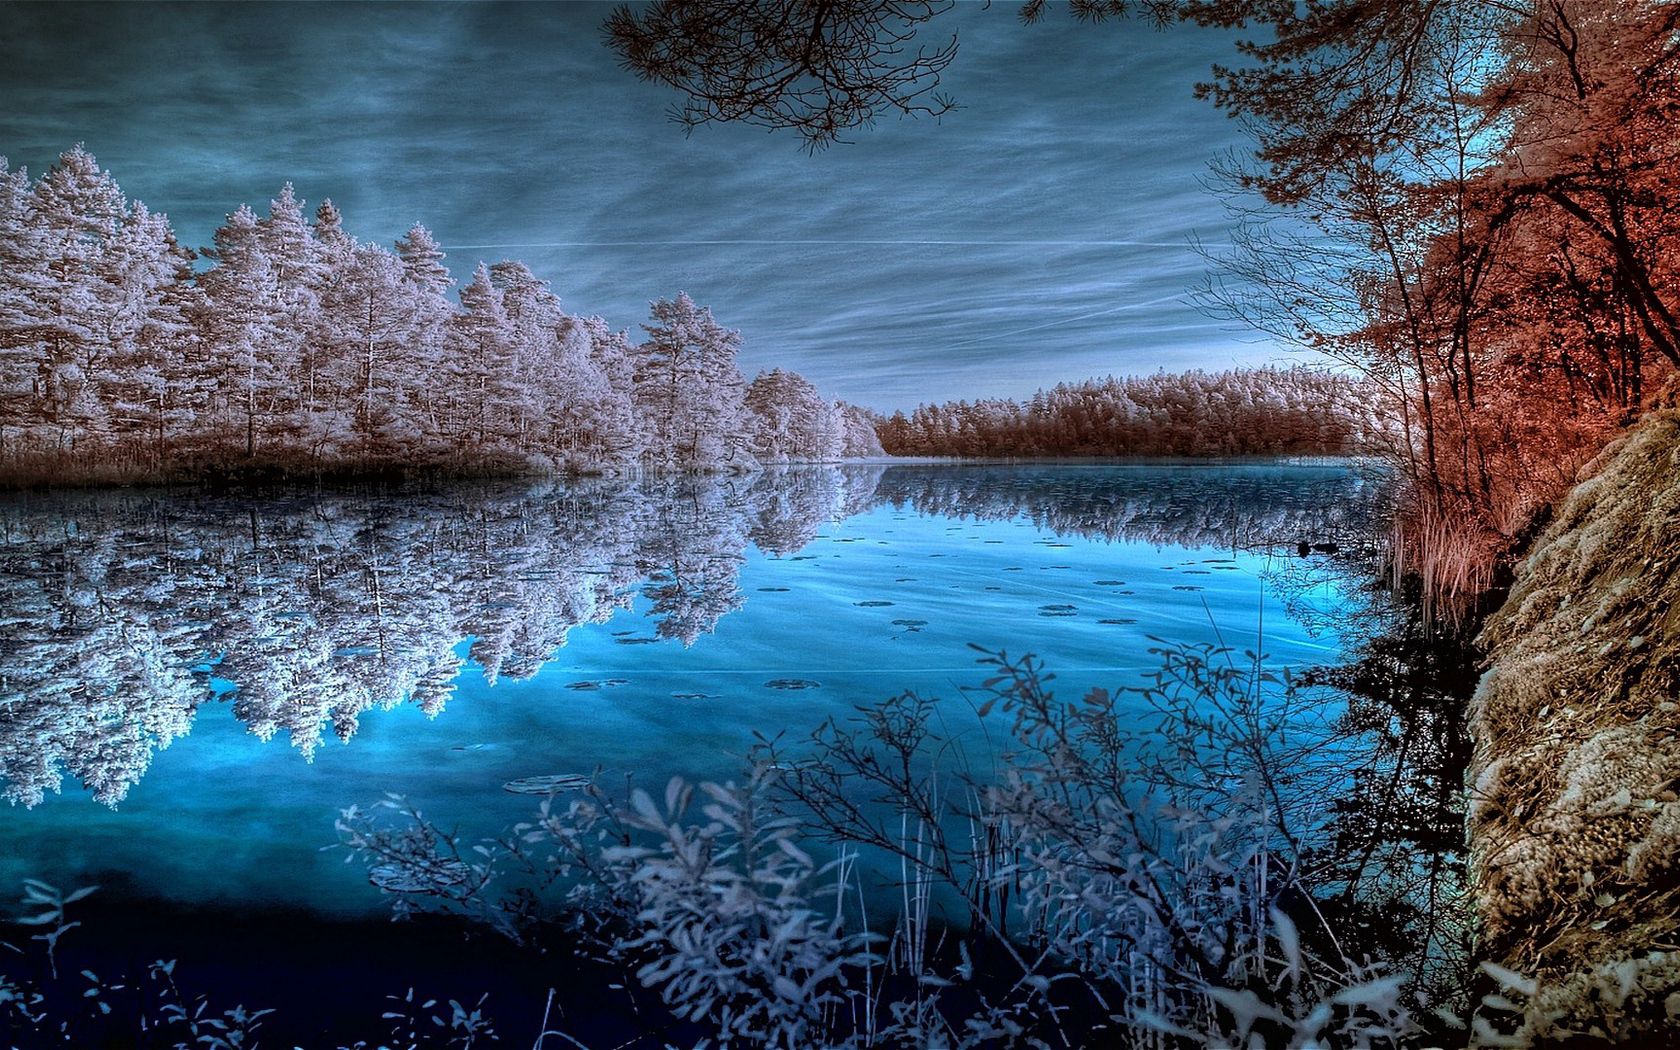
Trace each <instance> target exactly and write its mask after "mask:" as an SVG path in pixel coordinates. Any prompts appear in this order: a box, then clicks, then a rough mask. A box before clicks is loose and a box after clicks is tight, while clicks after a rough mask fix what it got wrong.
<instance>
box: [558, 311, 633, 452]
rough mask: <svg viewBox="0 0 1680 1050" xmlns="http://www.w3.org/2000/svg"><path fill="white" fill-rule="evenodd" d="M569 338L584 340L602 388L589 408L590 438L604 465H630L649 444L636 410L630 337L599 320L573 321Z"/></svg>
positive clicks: (579, 319)
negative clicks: (587, 344)
mask: <svg viewBox="0 0 1680 1050" xmlns="http://www.w3.org/2000/svg"><path fill="white" fill-rule="evenodd" d="M571 329H572V330H571V331H570V332H569V333H568V336H570V337H575V336H576V335H583V336H587V337H588V340H589V359H590V361H591V362H593V363H594V365H595V370H596V371H597V372H598V373H599V374H600V376H601V378H602V381H603V382H604V384H605V389H604V390H603V392H602V396H601V397H600V398H598V399H596V400H595V401H594V402H593V403H592V404H591V405H590V421H589V422H590V432H589V437H590V438H591V439H592V440H593V441H594V442H595V448H596V449H597V451H598V456H599V458H600V459H601V460H602V461H603V462H606V463H629V462H633V461H635V460H636V459H637V458H638V457H640V455H641V453H642V449H643V448H644V447H645V445H646V443H647V441H648V440H649V435H648V434H647V433H646V431H645V429H644V427H643V425H642V423H643V421H642V419H641V417H640V415H639V413H638V412H637V409H636V400H635V391H636V379H635V375H636V354H635V349H634V347H633V346H632V345H631V343H630V337H629V336H628V335H627V334H626V333H625V332H624V331H622V330H614V329H613V328H612V327H611V326H610V325H608V324H607V322H606V321H605V320H604V319H602V318H599V317H574V318H572V319H571Z"/></svg>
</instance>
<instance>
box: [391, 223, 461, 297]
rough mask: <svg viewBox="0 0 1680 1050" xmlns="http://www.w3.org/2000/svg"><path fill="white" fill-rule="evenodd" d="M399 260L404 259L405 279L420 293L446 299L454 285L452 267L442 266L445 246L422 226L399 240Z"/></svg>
mask: <svg viewBox="0 0 1680 1050" xmlns="http://www.w3.org/2000/svg"><path fill="white" fill-rule="evenodd" d="M397 258H399V259H401V260H402V269H403V278H404V279H405V280H407V281H408V282H409V283H410V284H412V285H414V286H415V287H416V288H419V289H420V290H421V291H424V292H429V293H431V294H433V295H437V296H443V295H445V294H447V293H448V291H449V289H451V288H453V287H454V286H455V279H454V278H453V277H450V276H449V267H447V266H445V265H443V260H444V252H443V247H442V246H441V245H440V244H438V242H437V238H435V237H433V236H432V231H431V230H428V229H426V227H424V226H422V225H420V224H419V223H415V224H414V225H413V226H410V227H409V228H408V232H407V233H405V234H403V235H402V236H401V237H398V238H397Z"/></svg>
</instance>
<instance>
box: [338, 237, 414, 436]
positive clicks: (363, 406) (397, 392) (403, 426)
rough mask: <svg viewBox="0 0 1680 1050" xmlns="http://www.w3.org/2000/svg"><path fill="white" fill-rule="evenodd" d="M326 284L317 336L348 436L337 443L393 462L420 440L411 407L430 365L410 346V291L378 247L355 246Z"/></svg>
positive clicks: (398, 267)
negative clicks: (330, 369)
mask: <svg viewBox="0 0 1680 1050" xmlns="http://www.w3.org/2000/svg"><path fill="white" fill-rule="evenodd" d="M333 278H334V279H333V280H332V282H331V284H330V285H329V286H328V288H327V291H326V293H325V294H324V295H323V296H322V298H321V314H322V318H323V328H322V338H323V340H324V345H325V347H326V349H327V352H328V355H329V357H330V359H331V361H332V367H333V370H334V386H335V388H336V389H337V390H338V391H339V393H340V395H341V397H343V400H341V401H340V407H341V408H342V409H343V410H344V418H347V419H348V421H349V423H350V425H351V430H352V433H351V434H341V435H338V437H339V439H340V440H341V441H343V442H344V443H345V444H346V445H347V446H348V447H349V448H351V449H354V450H355V454H357V455H359V456H362V457H369V458H372V459H374V460H389V459H393V458H399V457H400V456H401V453H402V451H403V450H405V449H411V448H414V447H415V446H417V445H418V444H419V443H420V441H421V438H422V436H423V429H422V427H421V425H420V423H419V421H418V419H417V410H416V407H415V406H416V405H417V403H418V402H419V401H420V400H421V399H422V398H423V397H424V396H425V393H424V392H425V390H426V388H427V387H428V385H429V383H428V375H427V373H428V372H429V370H430V368H431V366H432V364H433V361H432V359H430V358H429V357H428V355H426V354H425V353H422V352H419V350H420V348H419V347H416V345H415V343H414V341H413V336H414V331H415V322H416V316H417V310H416V296H417V290H416V289H415V288H414V286H413V285H412V284H410V283H409V282H407V281H406V280H405V279H404V275H403V266H402V264H401V262H399V261H398V259H397V257H396V256H394V255H392V254H391V253H390V252H388V251H386V250H385V249H384V248H381V247H379V246H378V245H356V246H355V247H354V248H353V249H352V251H351V252H350V254H349V255H348V256H346V257H344V258H343V260H342V261H341V262H338V263H336V264H335V266H334V273H333ZM344 395H348V396H347V397H345V396H344Z"/></svg>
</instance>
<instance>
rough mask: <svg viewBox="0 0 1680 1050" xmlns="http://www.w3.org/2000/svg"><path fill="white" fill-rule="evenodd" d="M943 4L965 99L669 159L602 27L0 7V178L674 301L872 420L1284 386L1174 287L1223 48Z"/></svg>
mask: <svg viewBox="0 0 1680 1050" xmlns="http://www.w3.org/2000/svg"><path fill="white" fill-rule="evenodd" d="M1016 9H1017V5H1016V4H1015V3H1014V0H998V2H997V3H994V4H991V5H989V6H988V5H984V4H981V3H977V2H966V0H964V2H959V3H958V4H957V6H956V7H955V9H954V10H953V11H951V12H950V13H948V14H946V15H944V16H942V17H941V18H940V19H939V20H938V21H936V22H935V23H932V24H930V25H928V26H926V27H924V29H923V32H924V33H925V34H926V35H927V38H928V40H929V42H930V43H942V42H944V41H945V40H946V39H948V38H949V36H950V35H951V34H953V33H954V34H956V37H957V40H958V42H959V54H958V57H957V59H956V62H955V63H954V64H953V65H952V67H951V68H950V69H949V70H948V71H947V74H946V76H945V78H944V82H943V85H942V87H943V88H944V89H945V90H947V91H948V92H949V93H950V94H951V95H953V96H955V98H956V100H957V102H958V103H959V105H960V106H961V107H962V108H960V109H958V110H957V111H955V112H954V113H951V114H947V115H946V116H944V117H943V118H941V119H940V120H939V121H937V122H936V121H933V120H930V119H920V120H896V119H894V120H888V121H884V122H882V123H881V124H879V125H877V126H876V127H874V128H872V129H861V130H858V131H856V132H854V133H852V134H851V135H850V136H849V137H850V140H851V141H850V142H849V143H846V144H840V145H836V146H833V147H831V148H829V149H827V150H825V151H821V152H818V153H816V154H815V155H811V154H807V153H806V152H804V151H802V149H801V148H800V147H801V144H800V141H799V140H798V138H797V137H795V136H794V135H793V134H792V133H789V132H780V133H770V132H766V131H764V130H761V129H757V128H751V127H747V126H742V125H714V126H710V127H704V128H700V129H698V130H697V131H695V132H694V133H693V134H692V135H685V134H684V131H683V129H682V128H681V127H679V126H677V125H675V124H673V123H671V122H670V119H669V111H670V108H671V107H672V105H673V104H675V103H676V102H677V101H678V100H679V96H678V95H677V94H676V93H675V92H674V91H672V90H670V89H668V88H664V87H661V86H659V85H655V84H645V83H642V82H640V81H638V80H636V79H635V78H634V77H633V76H632V75H631V74H629V73H626V72H624V71H623V70H622V69H621V68H619V65H618V60H617V57H616V56H615V55H614V54H613V53H612V52H611V51H609V50H608V49H607V48H606V46H605V45H604V43H603V38H602V34H601V31H600V25H601V22H602V20H603V18H604V17H605V16H606V14H607V13H608V11H609V7H608V6H607V5H597V4H591V3H569V4H560V5H546V4H514V5H501V4H489V3H485V4H463V5H456V4H427V5H422V6H410V5H406V4H280V5H268V4H240V5H231V4H230V5H223V4H213V3H203V4H189V5H183V6H172V5H162V4H143V5H141V4H136V5H115V4H104V5H65V4H49V5H39V6H37V5H31V4H16V3H9V4H0V54H3V55H4V56H6V59H7V60H6V61H5V62H0V156H6V157H8V158H10V160H11V163H12V164H13V166H14V167H15V166H18V165H28V167H29V169H30V170H31V171H32V172H35V173H39V172H40V171H42V170H44V169H45V168H46V167H47V166H48V165H49V164H51V162H52V160H53V159H54V157H56V156H57V154H58V153H59V152H60V151H62V150H64V149H66V148H68V147H70V146H71V145H73V144H75V143H77V142H81V143H84V144H85V145H86V146H87V148H88V149H90V150H91V151H93V153H94V154H95V155H96V156H98V158H99V160H100V162H101V164H103V165H104V166H105V167H106V168H108V169H109V170H110V171H111V172H112V173H113V174H114V175H115V176H116V178H117V180H118V182H119V183H121V185H122V187H123V189H124V190H125V191H126V192H127V194H128V195H129V197H130V198H132V199H138V200H143V201H145V202H146V203H147V205H148V206H150V207H152V208H153V209H154V210H158V211H163V212H166V213H167V214H168V215H169V216H170V218H171V221H172V222H173V224H174V226H175V229H176V231H177V233H178V234H179V236H180V239H181V241H182V243H184V244H186V245H189V246H192V247H198V246H202V245H206V244H208V243H209V242H210V236H211V232H212V231H213V230H214V229H215V227H216V226H217V225H218V224H220V223H221V222H222V221H223V220H224V218H225V217H226V215H227V213H228V212H230V211H232V210H234V209H235V208H236V207H237V206H238V205H239V204H241V203H249V204H251V205H252V206H253V207H256V208H257V209H258V210H259V212H260V211H262V210H263V209H264V208H265V207H266V205H267V202H268V200H269V199H270V198H271V197H273V196H274V195H275V193H276V192H277V191H278V190H279V188H280V186H281V185H282V184H283V183H285V182H288V181H290V182H292V183H293V184H294V185H295V186H296V188H297V192H298V193H299V194H300V195H301V196H302V197H304V198H305V199H306V201H308V202H309V205H310V207H311V208H313V206H314V204H315V203H316V202H318V201H320V200H321V199H322V198H331V199H332V200H333V201H334V202H335V203H337V204H338V205H339V207H340V208H341V209H342V210H343V212H344V214H345V221H346V226H347V227H348V228H349V230H350V232H351V233H353V234H355V235H356V236H357V237H359V238H361V239H362V240H365V241H382V242H385V243H387V244H389V242H391V241H392V240H394V239H395V238H396V237H397V236H399V235H400V234H401V233H402V232H403V231H404V230H406V229H407V228H408V227H409V226H410V225H411V224H412V223H414V222H423V223H425V224H426V225H427V226H428V227H430V228H431V229H432V230H433V231H434V233H435V234H436V235H437V237H438V239H439V240H440V241H441V242H442V243H443V244H444V246H445V249H446V251H448V253H449V259H448V262H449V264H450V265H451V267H452V268H453V270H454V272H455V274H456V276H457V277H458V278H459V277H464V276H466V275H468V274H470V273H471V271H472V269H473V267H474V266H476V265H477V263H478V262H479V261H480V260H484V261H487V262H494V261H496V260H498V259H503V258H515V259H522V260H524V261H525V262H527V263H528V264H530V266H531V268H532V269H533V270H534V271H536V272H537V274H538V275H539V276H541V277H544V278H546V279H547V280H549V281H550V282H551V283H552V285H553V288H554V290H555V291H556V292H557V293H558V294H559V295H560V296H561V298H562V300H563V301H564V303H565V305H566V307H567V308H568V309H569V310H571V311H573V312H576V313H588V314H599V315H601V316H604V317H605V318H607V320H608V321H610V322H611V323H612V324H613V325H614V326H615V327H621V328H630V329H631V330H632V332H633V333H635V334H636V335H637V336H639V335H640V329H639V328H638V327H637V326H638V325H639V324H640V323H641V322H642V321H644V320H646V318H647V304H648V302H649V301H650V300H652V299H655V298H659V297H663V296H669V295H674V294H675V293H676V292H678V291H679V290H681V291H687V292H688V293H689V294H690V295H691V296H693V297H694V298H695V300H696V301H698V302H701V303H704V304H707V305H710V306H711V307H712V309H713V312H714V314H715V315H716V316H717V318H718V320H719V321H721V322H723V323H724V324H726V325H728V326H730V327H734V328H739V329H740V330H741V332H742V337H743V350H742V353H741V359H740V363H741V366H742V368H743V370H744V371H745V372H746V373H747V374H748V375H749V376H750V375H751V374H753V373H754V372H756V371H757V370H759V369H761V368H769V367H773V366H780V367H784V368H792V369H794V370H796V371H799V372H801V373H803V374H805V375H806V376H808V377H809V378H811V379H812V380H813V381H814V382H816V383H817V384H818V386H819V388H821V389H822V390H823V391H824V392H825V393H827V394H829V395H830V396H835V397H843V398H846V399H848V400H851V401H854V402H857V403H860V404H864V405H868V406H870V407H872V408H876V409H880V410H888V411H890V410H892V409H896V408H910V407H913V406H914V405H916V404H918V403H921V402H924V401H932V400H945V399H954V398H970V399H972V398H977V397H988V396H1011V397H1021V396H1025V395H1028V394H1030V393H1031V392H1032V391H1033V390H1034V389H1037V388H1039V387H1042V386H1049V385H1054V384H1055V383H1057V382H1060V381H1063V380H1075V379H1081V378H1085V377H1087V376H1100V375H1107V374H1111V373H1112V374H1117V375H1119V374H1128V373H1149V372H1154V371H1157V370H1158V369H1162V368H1165V369H1167V370H1178V369H1183V368H1225V367H1230V366H1232V365H1250V364H1261V363H1268V362H1280V361H1283V360H1285V359H1286V358H1287V353H1286V352H1285V351H1284V350H1283V349H1281V348H1279V347H1276V346H1274V345H1272V344H1270V343H1267V342H1265V341H1263V340H1261V339H1259V338H1258V337H1257V336H1255V335H1253V334H1252V333H1248V332H1244V331H1242V330H1240V329H1239V328H1237V327H1235V326H1234V325H1233V324H1232V323H1231V322H1229V321H1224V320H1219V319H1214V318H1210V317H1208V316H1205V315H1204V314H1202V313H1201V312H1199V311H1198V310H1197V309H1196V307H1195V305H1194V304H1193V302H1192V301H1191V298H1190V297H1191V293H1192V292H1193V290H1194V289H1195V288H1196V287H1197V286H1198V284H1199V283H1200V282H1201V281H1202V279H1203V276H1204V274H1205V273H1206V271H1207V270H1208V268H1209V265H1210V264H1209V263H1208V262H1207V261H1206V260H1205V259H1204V258H1203V256H1202V255H1201V254H1199V253H1198V252H1197V250H1196V249H1195V247H1194V242H1196V241H1199V242H1201V243H1202V244H1203V245H1205V246H1211V247H1214V248H1217V247H1218V246H1219V244H1220V243H1221V242H1222V241H1224V240H1225V239H1226V238H1227V236H1228V230H1229V220H1228V218H1227V216H1226V213H1225V209H1224V205H1223V203H1222V201H1221V199H1220V197H1219V195H1218V194H1217V193H1215V192H1214V191H1213V190H1212V189H1210V188H1209V185H1208V183H1209V177H1208V166H1209V164H1210V163H1211V162H1213V161H1215V160H1217V159H1219V158H1221V157H1222V156H1224V155H1225V154H1226V153H1227V152H1228V151H1230V150H1233V149H1236V150H1240V149H1242V148H1244V146H1245V139H1244V137H1243V135H1242V133H1241V129H1240V128H1239V127H1238V125H1237V124H1236V123H1235V122H1234V121H1231V120H1229V119H1227V118H1226V117H1225V116H1224V115H1223V114H1221V113H1219V112H1217V111H1216V110H1214V109H1213V108H1212V106H1210V105H1208V104H1207V103H1204V102H1199V101H1197V100H1196V99H1194V98H1193V97H1192V89H1193V86H1194V84H1195V82H1196V81H1197V80H1198V79H1199V78H1202V77H1205V76H1206V74H1207V71H1208V69H1209V68H1210V66H1211V65H1212V64H1213V63H1214V62H1215V61H1220V60H1226V61H1229V60H1230V59H1231V58H1232V57H1233V56H1234V51H1233V48H1232V38H1231V37H1229V36H1227V35H1224V34H1221V33H1216V32H1210V31H1205V30H1198V29H1191V28H1174V29H1170V30H1166V31H1158V30H1155V29H1153V28H1152V27H1150V26H1147V25H1144V24H1140V23H1136V22H1131V23H1126V22H1120V23H1110V24H1106V25H1097V26H1091V25H1082V24H1080V23H1078V22H1076V21H1074V20H1073V19H1072V18H1071V17H1069V16H1067V15H1066V14H1065V13H1062V12H1054V13H1052V14H1051V15H1050V16H1049V17H1047V18H1045V19H1044V20H1043V21H1042V22H1040V23H1038V24H1036V25H1031V26H1024V25H1022V24H1021V23H1020V22H1019V21H1018V19H1017V18H1016V15H1015V12H1016Z"/></svg>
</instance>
